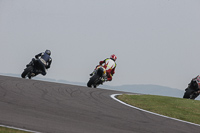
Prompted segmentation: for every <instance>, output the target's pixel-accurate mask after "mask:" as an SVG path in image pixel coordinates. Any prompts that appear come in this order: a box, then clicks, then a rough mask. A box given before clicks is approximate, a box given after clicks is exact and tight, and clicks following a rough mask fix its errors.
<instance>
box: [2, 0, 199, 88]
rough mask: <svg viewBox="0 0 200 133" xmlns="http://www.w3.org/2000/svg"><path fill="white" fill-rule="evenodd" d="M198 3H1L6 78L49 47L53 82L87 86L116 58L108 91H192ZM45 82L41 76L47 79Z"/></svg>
mask: <svg viewBox="0 0 200 133" xmlns="http://www.w3.org/2000/svg"><path fill="white" fill-rule="evenodd" d="M199 7H200V1H199V0H0V46H1V48H0V55H1V58H0V61H1V66H0V68H1V69H0V73H14V74H19V75H20V74H21V73H22V71H23V69H24V68H25V65H26V64H27V63H28V62H29V61H30V60H31V58H32V57H34V56H35V54H38V53H40V52H43V51H45V50H46V49H50V50H51V51H52V59H53V62H52V66H51V68H50V69H49V70H48V73H47V75H46V78H53V79H56V80H59V79H63V80H68V81H74V82H84V83H87V81H88V79H89V73H91V72H92V71H93V69H94V67H95V66H96V65H97V64H98V62H99V61H100V60H104V59H105V58H108V57H110V55H111V54H116V56H117V57H118V59H117V68H116V74H115V75H114V77H113V81H112V82H107V83H106V84H107V85H112V86H115V85H124V84H156V85H162V86H168V87H173V88H177V89H185V88H186V87H187V84H188V83H189V81H190V80H191V78H193V77H195V76H197V75H198V74H200V61H199V55H200V8H199ZM41 77H42V76H41Z"/></svg>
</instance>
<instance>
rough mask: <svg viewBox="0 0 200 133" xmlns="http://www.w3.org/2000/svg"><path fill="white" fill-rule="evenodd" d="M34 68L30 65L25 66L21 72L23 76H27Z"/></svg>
mask: <svg viewBox="0 0 200 133" xmlns="http://www.w3.org/2000/svg"><path fill="white" fill-rule="evenodd" d="M32 69H33V67H32V66H29V67H27V68H25V69H24V71H23V73H22V74H21V77H22V78H26V76H27V75H28V73H29V72H31V71H32Z"/></svg>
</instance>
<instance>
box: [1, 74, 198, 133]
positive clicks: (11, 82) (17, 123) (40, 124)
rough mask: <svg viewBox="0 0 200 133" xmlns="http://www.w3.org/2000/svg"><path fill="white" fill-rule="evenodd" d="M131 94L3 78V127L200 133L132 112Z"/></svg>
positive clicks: (52, 132)
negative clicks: (127, 97) (126, 100)
mask: <svg viewBox="0 0 200 133" xmlns="http://www.w3.org/2000/svg"><path fill="white" fill-rule="evenodd" d="M119 93H120V94H123V93H126V92H119V91H112V90H105V89H99V88H88V87H83V86H76V85H68V84H60V83H52V82H44V81H38V80H29V79H21V78H15V77H7V76H0V125H6V126H12V127H17V128H20V129H25V130H30V131H35V132H41V133H189V132H192V133H199V132H200V127H199V126H196V125H192V124H188V123H184V122H180V121H175V120H172V119H168V118H163V117H160V116H156V115H154V114H149V113H147V112H143V111H141V110H137V109H134V108H130V107H128V106H125V105H123V104H121V103H119V102H117V101H115V100H113V99H112V98H111V97H110V95H112V94H119Z"/></svg>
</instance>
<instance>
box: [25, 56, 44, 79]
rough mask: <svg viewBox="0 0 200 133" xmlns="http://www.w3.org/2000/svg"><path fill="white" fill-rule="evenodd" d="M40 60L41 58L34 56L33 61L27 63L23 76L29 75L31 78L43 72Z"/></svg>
mask: <svg viewBox="0 0 200 133" xmlns="http://www.w3.org/2000/svg"><path fill="white" fill-rule="evenodd" d="M39 60H41V59H35V58H33V59H32V61H31V62H30V63H29V64H28V65H26V68H25V69H24V71H23V72H22V74H21V77H22V78H26V77H28V78H29V79H31V78H32V77H35V76H37V75H38V74H39V73H41V68H40V67H41V66H40V64H39Z"/></svg>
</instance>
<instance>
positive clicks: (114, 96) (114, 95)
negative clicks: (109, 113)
mask: <svg viewBox="0 0 200 133" xmlns="http://www.w3.org/2000/svg"><path fill="white" fill-rule="evenodd" d="M118 95H122V94H112V95H110V97H111V98H113V99H114V100H116V101H118V102H120V103H122V104H124V105H126V106H129V107H131V108H134V109H137V110H140V111H143V112H147V113H150V114H153V115H157V116H161V117H164V118H168V119H172V120H176V121H180V122H184V123H188V124H192V125H195V126H200V125H199V124H195V123H192V122H188V121H183V120H180V119H176V118H172V117H168V116H165V115H161V114H157V113H154V112H150V111H147V110H144V109H141V108H138V107H135V106H132V105H129V104H127V103H125V102H122V101H121V100H119V99H117V98H116V96H118Z"/></svg>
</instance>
